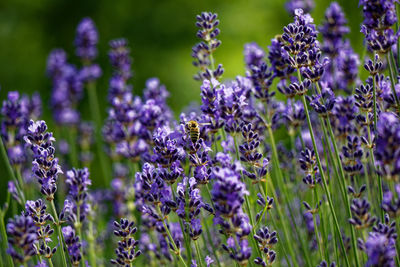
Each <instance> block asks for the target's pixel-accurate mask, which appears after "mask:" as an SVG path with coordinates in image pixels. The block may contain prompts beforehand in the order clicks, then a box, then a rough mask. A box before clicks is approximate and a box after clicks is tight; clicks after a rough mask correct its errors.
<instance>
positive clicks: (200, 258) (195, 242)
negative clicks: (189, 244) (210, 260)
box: [194, 240, 203, 267]
mask: <svg viewBox="0 0 400 267" xmlns="http://www.w3.org/2000/svg"><path fill="white" fill-rule="evenodd" d="M194 246H195V247H196V253H197V260H198V261H199V266H200V267H203V263H202V260H203V257H202V256H201V251H200V248H199V244H198V240H195V241H194Z"/></svg>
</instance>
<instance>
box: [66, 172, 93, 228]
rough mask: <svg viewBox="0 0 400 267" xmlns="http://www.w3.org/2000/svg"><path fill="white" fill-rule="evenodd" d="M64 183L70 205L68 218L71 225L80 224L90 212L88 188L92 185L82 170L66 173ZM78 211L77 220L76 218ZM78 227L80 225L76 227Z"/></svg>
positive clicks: (86, 173) (87, 175)
mask: <svg viewBox="0 0 400 267" xmlns="http://www.w3.org/2000/svg"><path fill="white" fill-rule="evenodd" d="M66 177H67V179H66V181H65V183H66V184H67V185H68V186H69V192H68V199H69V200H70V201H71V203H72V212H71V213H70V214H68V218H69V220H70V221H71V222H73V223H78V222H79V223H82V222H83V221H84V220H85V218H86V216H87V215H88V213H89V211H90V204H89V203H88V200H87V198H88V186H89V185H91V184H92V181H91V180H90V179H89V171H88V169H87V168H84V169H72V170H69V171H67V173H66ZM77 209H79V218H77V215H78V212H77ZM78 227H80V225H78Z"/></svg>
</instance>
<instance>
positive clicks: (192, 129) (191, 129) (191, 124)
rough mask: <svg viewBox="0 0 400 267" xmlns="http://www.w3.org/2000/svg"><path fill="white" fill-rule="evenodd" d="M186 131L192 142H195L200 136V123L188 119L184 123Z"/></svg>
mask: <svg viewBox="0 0 400 267" xmlns="http://www.w3.org/2000/svg"><path fill="white" fill-rule="evenodd" d="M186 132H187V134H188V135H189V137H190V140H192V143H193V144H196V143H197V141H198V140H199V138H200V124H199V123H198V122H197V121H188V122H187V123H186Z"/></svg>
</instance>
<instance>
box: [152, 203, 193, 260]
mask: <svg viewBox="0 0 400 267" xmlns="http://www.w3.org/2000/svg"><path fill="white" fill-rule="evenodd" d="M158 209H160V208H159V207H158ZM162 224H163V226H164V228H165V231H166V232H167V235H168V238H169V239H170V240H171V244H172V247H173V248H174V253H175V254H176V255H177V256H178V258H179V259H180V261H181V262H182V263H183V265H184V266H185V267H187V265H186V262H185V260H184V259H183V258H182V254H181V252H180V250H179V249H178V247H177V246H176V244H175V241H174V239H173V238H172V235H171V232H170V231H169V229H168V227H167V224H166V223H165V220H162Z"/></svg>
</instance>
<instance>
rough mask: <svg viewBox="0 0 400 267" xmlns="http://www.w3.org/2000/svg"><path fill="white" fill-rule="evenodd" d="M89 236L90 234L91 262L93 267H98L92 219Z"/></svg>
mask: <svg viewBox="0 0 400 267" xmlns="http://www.w3.org/2000/svg"><path fill="white" fill-rule="evenodd" d="M88 227H89V234H88V241H89V261H90V266H91V267H96V265H97V263H96V252H95V244H94V240H95V237H94V233H93V221H92V219H90V220H89V225H88Z"/></svg>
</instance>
